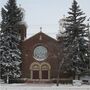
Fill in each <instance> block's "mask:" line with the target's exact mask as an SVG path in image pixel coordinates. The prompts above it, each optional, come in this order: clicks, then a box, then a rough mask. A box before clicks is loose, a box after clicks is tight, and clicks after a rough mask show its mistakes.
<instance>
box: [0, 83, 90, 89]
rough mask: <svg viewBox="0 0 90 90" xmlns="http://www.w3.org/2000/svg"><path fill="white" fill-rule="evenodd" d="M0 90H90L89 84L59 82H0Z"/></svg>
mask: <svg viewBox="0 0 90 90" xmlns="http://www.w3.org/2000/svg"><path fill="white" fill-rule="evenodd" d="M0 90H90V85H81V86H73V85H69V84H68V85H62V84H59V86H58V87H57V86H56V84H1V85H0Z"/></svg>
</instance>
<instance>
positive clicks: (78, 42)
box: [64, 0, 88, 79]
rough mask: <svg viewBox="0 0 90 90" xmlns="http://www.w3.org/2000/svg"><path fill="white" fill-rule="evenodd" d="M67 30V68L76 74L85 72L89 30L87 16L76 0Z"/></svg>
mask: <svg viewBox="0 0 90 90" xmlns="http://www.w3.org/2000/svg"><path fill="white" fill-rule="evenodd" d="M68 14H69V16H68V17H67V19H66V21H67V23H68V24H67V25H66V31H65V32H64V34H65V35H66V36H65V37H64V57H65V59H66V60H65V62H67V64H65V65H66V69H68V70H69V71H72V72H73V73H74V75H75V76H78V77H77V79H79V76H80V74H81V73H83V72H85V71H86V69H87V66H88V41H87V39H86V38H88V35H87V34H88V30H87V28H86V25H85V24H84V21H85V18H86V16H84V13H83V12H82V11H81V9H80V7H79V5H78V3H77V2H76V0H73V3H72V7H71V8H70V11H69V12H68ZM74 79H75V77H74Z"/></svg>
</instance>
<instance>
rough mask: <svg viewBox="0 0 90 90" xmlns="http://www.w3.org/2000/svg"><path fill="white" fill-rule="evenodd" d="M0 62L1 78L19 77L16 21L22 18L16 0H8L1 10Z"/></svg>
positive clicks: (18, 39) (19, 59)
mask: <svg viewBox="0 0 90 90" xmlns="http://www.w3.org/2000/svg"><path fill="white" fill-rule="evenodd" d="M1 12H2V13H1V14H2V22H1V40H0V64H1V73H2V78H6V79H7V82H8V80H9V78H17V77H20V75H21V72H20V64H21V51H20V49H19V44H20V41H21V40H20V38H19V37H20V33H19V29H18V27H17V26H18V23H20V22H21V21H22V20H23V12H22V11H21V8H18V6H17V5H16V0H8V2H7V5H5V7H4V8H2V10H1Z"/></svg>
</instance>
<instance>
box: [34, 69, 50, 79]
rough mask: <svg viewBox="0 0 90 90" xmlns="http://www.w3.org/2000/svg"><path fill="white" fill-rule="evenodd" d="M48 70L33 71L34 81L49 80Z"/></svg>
mask: <svg viewBox="0 0 90 90" xmlns="http://www.w3.org/2000/svg"><path fill="white" fill-rule="evenodd" d="M48 75H49V73H48V70H41V71H39V70H34V71H33V79H48V77H49V76H48Z"/></svg>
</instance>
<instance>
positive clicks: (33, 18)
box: [0, 0, 90, 38]
mask: <svg viewBox="0 0 90 90" xmlns="http://www.w3.org/2000/svg"><path fill="white" fill-rule="evenodd" d="M7 1H8V0H0V9H1V7H3V6H4V5H5V4H6V2H7ZM72 1H73V0H17V4H18V5H21V7H22V8H24V10H25V20H24V21H25V22H26V23H27V35H28V37H30V36H32V35H34V34H36V33H37V32H39V31H40V27H42V31H43V32H45V33H46V34H48V35H50V36H52V37H54V38H55V36H56V33H58V30H59V23H58V21H59V19H61V18H62V17H63V15H66V16H67V15H68V14H67V12H68V11H69V8H70V7H71V5H72ZM77 2H78V4H79V5H80V8H81V9H82V11H84V13H85V15H86V16H87V17H89V16H90V0H77ZM0 20H1V17H0Z"/></svg>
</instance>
